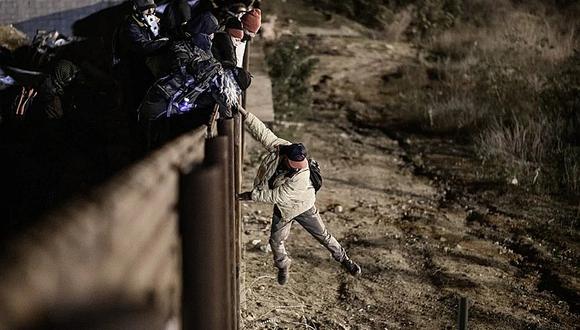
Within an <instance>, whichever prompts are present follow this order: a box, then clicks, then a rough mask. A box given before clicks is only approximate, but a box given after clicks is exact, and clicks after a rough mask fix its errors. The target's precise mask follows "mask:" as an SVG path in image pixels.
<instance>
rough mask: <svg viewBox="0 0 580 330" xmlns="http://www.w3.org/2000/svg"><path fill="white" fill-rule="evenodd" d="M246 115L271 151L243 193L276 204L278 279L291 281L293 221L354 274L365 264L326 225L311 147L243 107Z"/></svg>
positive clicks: (244, 197) (272, 239)
mask: <svg viewBox="0 0 580 330" xmlns="http://www.w3.org/2000/svg"><path fill="white" fill-rule="evenodd" d="M240 113H241V114H242V115H243V116H244V117H245V118H246V126H247V128H248V130H249V132H250V134H252V136H253V137H254V138H255V139H256V140H257V141H258V142H260V143H261V144H262V145H263V146H264V147H265V148H266V149H267V150H268V152H269V154H268V155H267V156H266V157H265V158H264V159H263V161H262V163H261V164H260V167H259V169H258V172H257V174H256V178H255V179H254V188H253V190H252V191H248V192H244V193H242V194H240V196H239V199H240V200H251V201H256V202H265V203H272V204H274V214H273V216H272V227H271V230H270V246H271V247H272V252H273V254H274V265H275V266H276V268H278V283H280V284H285V283H286V282H287V281H288V276H289V275H288V269H289V267H290V263H291V262H292V260H291V259H290V258H289V257H288V254H287V252H286V248H285V247H284V241H286V239H287V238H288V236H289V235H290V227H291V224H292V222H294V221H296V222H298V223H299V224H300V225H301V226H302V227H304V229H306V230H307V231H308V232H309V233H310V234H311V235H312V236H313V237H314V238H315V239H316V240H317V241H318V242H320V244H322V245H323V246H324V247H326V248H327V249H328V250H329V251H330V253H331V254H332V257H333V258H334V259H335V260H336V261H338V262H340V263H341V264H342V265H343V266H344V268H345V269H346V270H347V271H348V272H349V273H350V274H352V275H358V274H360V273H361V268H360V266H359V265H357V264H356V263H355V262H353V261H352V260H351V259H350V258H349V257H348V256H347V254H346V251H345V250H344V248H343V247H342V246H341V245H340V243H338V241H337V240H336V238H334V237H333V236H332V235H331V234H330V233H329V232H328V230H327V229H326V227H325V225H324V223H323V222H322V219H321V217H320V214H319V213H318V209H317V208H316V206H315V202H316V191H315V188H314V186H313V183H312V181H311V178H310V168H309V162H308V159H307V151H306V148H305V147H304V145H302V144H301V143H291V142H289V141H286V140H284V139H281V138H279V137H277V136H276V135H275V134H274V133H272V131H270V130H269V129H268V128H267V127H266V125H264V123H262V122H261V121H260V120H259V119H258V118H257V117H256V116H254V115H253V114H251V113H249V112H247V111H246V110H245V109H240Z"/></svg>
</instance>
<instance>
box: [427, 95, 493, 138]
mask: <svg viewBox="0 0 580 330" xmlns="http://www.w3.org/2000/svg"><path fill="white" fill-rule="evenodd" d="M427 114H428V117H429V125H430V128H431V130H432V131H437V132H440V133H444V132H453V131H466V130H469V129H473V128H477V127H478V126H480V125H481V123H482V122H484V121H486V120H487V118H488V116H489V113H488V109H487V108H486V107H485V106H478V105H476V104H475V103H474V101H473V99H471V98H469V97H468V96H466V95H463V96H461V95H455V96H452V97H450V98H449V99H447V100H443V101H435V102H432V103H430V104H429V106H428V108H427Z"/></svg>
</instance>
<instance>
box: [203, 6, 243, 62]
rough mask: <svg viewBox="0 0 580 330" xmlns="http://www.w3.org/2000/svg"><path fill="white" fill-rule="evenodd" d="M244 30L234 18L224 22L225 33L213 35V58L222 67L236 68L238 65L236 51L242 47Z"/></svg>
mask: <svg viewBox="0 0 580 330" xmlns="http://www.w3.org/2000/svg"><path fill="white" fill-rule="evenodd" d="M243 37H244V29H243V27H242V22H241V21H240V20H239V19H237V18H236V17H230V18H229V19H228V20H227V21H226V25H225V31H221V32H218V33H216V34H215V37H214V39H213V46H212V49H211V50H212V53H213V56H214V57H215V58H216V59H217V60H218V61H219V62H220V63H221V64H222V65H223V66H236V65H237V63H238V59H237V54H236V49H237V48H238V47H240V46H241V45H242V38H243Z"/></svg>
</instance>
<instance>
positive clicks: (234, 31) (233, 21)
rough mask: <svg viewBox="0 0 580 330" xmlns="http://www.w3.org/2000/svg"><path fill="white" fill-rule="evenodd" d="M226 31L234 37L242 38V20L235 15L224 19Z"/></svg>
mask: <svg viewBox="0 0 580 330" xmlns="http://www.w3.org/2000/svg"><path fill="white" fill-rule="evenodd" d="M226 31H227V32H228V34H229V35H230V36H232V37H234V38H238V39H242V38H243V37H244V28H243V27H242V22H240V20H238V19H237V18H235V17H232V18H230V19H228V20H227V21H226Z"/></svg>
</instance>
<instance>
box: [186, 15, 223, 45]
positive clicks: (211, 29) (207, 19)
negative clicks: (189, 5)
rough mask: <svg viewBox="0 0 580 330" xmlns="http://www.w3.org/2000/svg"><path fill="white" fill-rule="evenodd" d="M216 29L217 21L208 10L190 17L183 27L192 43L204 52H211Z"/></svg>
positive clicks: (217, 26) (217, 27)
mask: <svg viewBox="0 0 580 330" xmlns="http://www.w3.org/2000/svg"><path fill="white" fill-rule="evenodd" d="M218 29H219V22H218V20H217V18H216V17H215V16H214V15H213V14H212V13H210V12H209V11H205V12H203V13H201V14H200V15H198V16H196V17H195V18H193V19H191V20H190V21H189V22H188V23H187V26H186V27H185V31H186V32H187V33H188V34H189V35H190V36H191V41H192V42H193V44H194V45H195V46H197V47H199V48H200V49H202V50H203V51H206V52H211V46H212V39H213V36H214V33H216V32H217V31H218Z"/></svg>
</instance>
